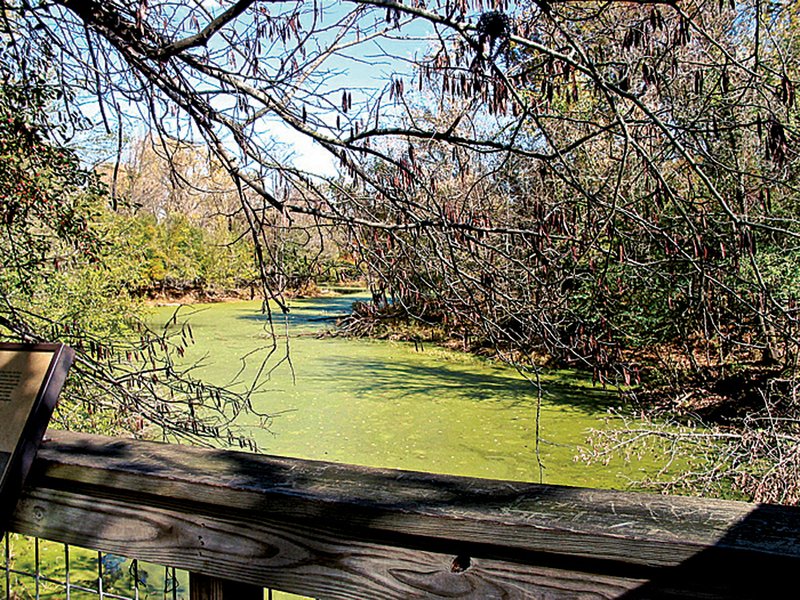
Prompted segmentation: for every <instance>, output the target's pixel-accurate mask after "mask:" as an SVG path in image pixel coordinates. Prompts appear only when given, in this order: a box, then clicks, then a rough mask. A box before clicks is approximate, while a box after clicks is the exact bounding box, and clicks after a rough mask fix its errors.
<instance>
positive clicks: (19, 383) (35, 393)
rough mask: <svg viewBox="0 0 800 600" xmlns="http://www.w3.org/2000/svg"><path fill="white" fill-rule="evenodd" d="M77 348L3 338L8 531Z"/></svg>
mask: <svg viewBox="0 0 800 600" xmlns="http://www.w3.org/2000/svg"><path fill="white" fill-rule="evenodd" d="M73 357H74V352H73V351H72V349H71V348H69V347H68V346H64V345H62V344H7V343H0V531H4V530H5V527H6V524H7V523H8V520H9V518H10V517H11V514H12V513H13V511H14V507H15V506H16V504H17V499H18V498H19V494H20V492H21V491H22V485H23V483H24V482H25V477H26V476H27V475H28V471H29V470H30V468H31V464H33V459H34V457H35V456H36V450H37V449H38V448H39V444H40V443H41V441H42V437H44V432H45V430H46V429H47V423H48V421H49V420H50V416H51V415H52V414H53V408H54V407H55V405H56V401H57V400H58V395H59V394H60V393H61V388H62V386H63V385H64V380H65V379H66V377H67V371H68V370H69V367H70V365H72V360H73Z"/></svg>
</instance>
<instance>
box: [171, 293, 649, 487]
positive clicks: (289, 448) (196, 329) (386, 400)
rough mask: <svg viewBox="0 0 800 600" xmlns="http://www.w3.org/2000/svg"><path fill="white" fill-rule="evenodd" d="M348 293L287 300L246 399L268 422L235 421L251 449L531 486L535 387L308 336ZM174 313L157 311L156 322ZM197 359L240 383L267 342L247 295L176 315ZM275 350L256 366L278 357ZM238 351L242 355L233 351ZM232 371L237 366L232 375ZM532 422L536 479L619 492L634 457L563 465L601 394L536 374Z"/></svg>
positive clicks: (638, 470) (500, 369)
mask: <svg viewBox="0 0 800 600" xmlns="http://www.w3.org/2000/svg"><path fill="white" fill-rule="evenodd" d="M360 298H363V297H362V296H358V295H351V296H341V297H336V298H319V299H313V300H296V301H294V302H293V303H292V305H291V312H290V313H289V315H288V317H287V319H286V322H284V321H283V319H282V317H278V318H276V319H275V323H276V329H277V330H278V332H279V333H280V332H288V334H289V338H288V348H289V357H290V358H291V366H290V364H289V362H288V361H284V362H282V363H281V364H279V365H278V366H277V367H276V368H275V369H274V370H273V371H272V372H271V373H270V374H269V375H268V376H262V381H261V382H260V384H259V389H258V392H257V393H256V394H255V395H254V406H255V407H256V409H257V410H258V411H263V412H265V413H269V414H270V415H273V418H272V419H271V420H270V421H269V422H265V421H264V420H263V419H261V418H259V417H258V416H256V415H252V414H250V415H243V416H241V417H240V418H239V419H238V421H237V423H238V426H239V427H241V429H242V432H243V433H246V434H249V435H250V436H252V437H253V438H254V439H255V440H256V442H257V443H258V445H259V447H260V449H261V451H262V452H266V453H269V454H278V455H285V456H294V457H298V458H307V459H320V460H331V461H336V462H344V463H353V464H361V465H369V466H378V467H390V468H398V469H411V470H420V471H431V472H439V473H449V474H455V475H469V476H477V477H488V478H496V479H516V480H526V481H538V480H539V477H540V469H539V462H538V461H537V458H536V451H535V446H536V445H535V440H536V411H537V393H536V388H535V387H534V386H532V385H531V383H530V382H528V381H526V380H525V379H524V378H523V377H522V376H521V375H520V374H519V373H517V372H516V370H514V369H513V368H511V367H508V366H506V365H502V364H498V363H495V362H493V361H489V360H486V359H482V358H478V357H475V356H471V355H468V354H464V353H459V352H454V351H450V350H447V349H443V348H440V347H436V346H433V345H425V346H424V347H420V346H417V347H415V345H414V344H410V343H401V342H391V341H383V340H354V339H346V338H330V337H327V338H318V337H317V334H318V333H320V332H321V331H323V330H324V329H326V328H329V327H332V325H331V321H326V320H324V318H325V317H331V316H334V315H338V314H343V313H345V312H347V310H348V309H349V307H350V304H351V303H352V302H353V301H354V300H355V299H360ZM174 310H175V309H174V307H162V308H159V309H158V310H157V313H156V318H157V319H160V320H161V322H164V321H166V320H167V319H168V318H169V317H170V316H171V315H172V313H173V312H174ZM184 319H186V320H188V321H189V322H190V323H191V325H192V328H193V333H194V338H195V340H196V344H195V345H194V346H193V347H191V349H190V351H189V353H188V354H187V359H189V360H201V361H202V362H201V365H202V366H201V368H199V369H198V371H197V374H199V375H202V376H203V377H205V378H207V379H208V380H209V381H212V382H214V383H216V384H220V385H233V386H239V387H240V388H242V389H243V388H244V387H245V386H246V385H247V384H248V383H252V381H253V380H254V379H255V377H256V373H257V372H258V368H259V365H260V364H261V362H262V360H264V358H265V357H266V356H267V355H268V353H269V351H270V346H271V336H270V334H269V332H268V322H267V318H266V316H265V315H263V314H261V305H260V303H259V302H231V303H224V304H211V305H196V306H193V307H184V308H182V309H181V310H180V311H179V319H178V321H179V322H180V321H182V320H184ZM285 343H286V342H285V341H281V346H280V347H279V348H278V349H277V350H276V351H275V352H274V353H273V354H272V356H271V358H270V360H269V361H268V363H267V364H268V365H269V366H274V365H275V364H276V362H277V361H278V360H279V359H280V358H282V357H284V356H285V348H284V347H283V346H282V345H283V344H285ZM245 355H247V358H246V360H245V361H244V362H243V360H242V357H244V356H245ZM242 365H245V368H244V371H241V372H240V370H241V367H242ZM543 383H544V396H543V402H542V406H541V416H540V419H539V430H540V431H539V440H540V444H539V447H540V458H541V462H542V464H543V466H544V469H543V471H542V476H543V481H544V482H545V483H554V484H566V485H580V486H593V487H624V486H626V485H627V483H628V482H629V481H630V479H631V478H636V477H640V476H641V474H642V469H643V465H641V464H638V463H637V464H633V465H624V464H620V463H616V464H611V465H608V466H603V465H592V466H587V465H585V464H583V463H580V462H576V461H575V460H574V457H575V455H576V452H577V447H578V445H580V444H582V443H584V441H585V439H586V436H587V433H588V430H589V429H590V428H593V427H604V426H606V425H605V422H604V421H605V418H606V416H607V409H608V407H609V406H612V405H614V403H615V402H616V401H617V399H618V396H617V394H616V393H615V392H613V391H609V390H603V389H602V388H601V387H599V386H593V385H592V383H591V381H587V380H586V379H585V377H584V376H583V375H580V374H577V373H573V372H569V371H553V372H549V373H547V374H546V375H545V376H544V377H543Z"/></svg>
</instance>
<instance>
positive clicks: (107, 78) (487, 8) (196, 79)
mask: <svg viewBox="0 0 800 600" xmlns="http://www.w3.org/2000/svg"><path fill="white" fill-rule="evenodd" d="M2 17H3V21H2V28H3V32H2V36H3V41H4V46H3V49H2V68H3V70H4V77H5V80H6V81H9V80H10V79H9V78H11V79H14V80H20V81H25V80H29V79H31V78H32V77H36V76H38V74H40V73H42V72H47V73H48V76H47V77H48V80H49V81H53V82H55V84H54V86H55V88H56V89H57V90H58V92H59V93H58V99H57V100H56V99H54V100H53V102H56V103H57V105H58V106H59V107H60V111H61V113H60V114H61V115H62V116H61V119H60V120H61V122H60V123H59V124H58V126H57V127H55V128H53V129H51V132H52V134H53V135H54V136H56V137H60V138H61V139H62V140H64V141H66V140H67V139H69V138H71V137H72V136H73V135H76V133H75V132H76V131H77V130H79V129H80V127H82V126H84V125H85V120H86V119H89V120H90V121H92V120H93V121H95V122H96V124H99V125H101V126H103V127H105V128H106V130H107V131H108V133H109V135H110V136H112V138H113V137H115V136H116V137H117V138H118V139H121V135H122V134H121V132H122V131H123V130H124V129H125V128H126V127H129V126H130V125H131V123H132V122H134V121H137V120H142V121H144V122H146V123H147V126H148V127H149V128H150V129H151V130H152V132H153V135H154V136H156V139H158V140H160V143H161V144H162V146H163V148H165V149H167V153H168V154H172V156H173V157H174V158H175V161H176V162H179V161H178V156H177V154H175V153H174V152H172V151H170V150H169V149H170V148H177V147H180V145H181V144H190V145H196V144H203V145H204V146H205V147H207V148H208V149H210V151H211V152H212V153H213V154H214V155H215V159H214V160H215V161H216V164H218V165H219V166H220V169H222V170H224V171H225V173H226V174H227V176H228V177H229V181H230V189H229V191H230V193H231V194H232V197H233V198H234V200H235V209H233V212H235V214H236V216H237V218H238V219H240V220H241V221H242V222H243V223H244V224H246V227H247V230H248V232H249V234H248V235H249V236H250V238H251V241H252V243H253V247H254V249H255V255H256V259H257V263H258V268H259V273H260V275H261V280H262V281H263V282H264V290H265V293H266V294H267V295H272V296H273V297H274V298H276V300H278V301H279V303H280V301H281V299H280V292H281V291H282V290H281V289H280V286H275V285H274V281H275V279H274V278H272V279H270V277H269V273H270V262H271V259H272V257H273V254H271V252H270V248H271V237H270V236H271V235H272V234H271V232H272V231H274V225H275V218H274V215H276V214H280V215H281V218H282V219H285V220H286V222H287V223H292V222H293V221H294V220H300V221H302V223H303V226H304V227H309V226H316V227H319V228H326V227H336V228H338V231H340V232H342V233H341V235H342V236H343V240H344V241H343V244H346V245H348V247H349V250H350V251H351V252H352V254H353V255H354V256H357V257H359V259H360V260H361V261H362V264H363V266H364V270H365V271H366V272H367V273H368V277H369V280H370V284H371V287H372V288H373V292H374V295H375V298H376V299H377V300H379V301H383V302H384V303H385V304H387V305H389V304H390V305H392V306H393V307H402V309H403V310H404V311H405V313H406V314H407V315H409V316H410V317H412V318H417V319H420V320H423V321H428V322H446V323H447V326H448V328H450V329H451V330H452V331H455V332H458V334H459V335H461V336H462V337H463V338H464V339H465V340H468V339H480V340H481V343H486V344H489V345H492V346H494V347H495V348H497V349H498V350H499V351H500V352H502V353H504V354H506V355H507V356H510V357H513V358H514V360H516V361H517V362H518V363H520V364H525V365H528V366H529V367H531V368H534V369H535V368H536V367H537V366H538V363H537V357H540V356H543V355H544V356H547V357H549V358H550V359H551V360H556V361H559V362H562V363H569V364H577V365H582V366H585V367H589V368H591V369H593V370H594V373H595V376H596V378H597V379H598V380H599V381H608V380H616V381H617V382H619V383H623V384H626V385H631V384H634V383H636V382H637V381H638V379H639V377H640V366H641V364H640V363H641V361H642V350H643V349H647V351H648V352H651V351H653V350H655V351H656V355H657V356H658V358H659V359H660V360H661V364H662V367H663V371H664V373H666V375H667V376H669V374H670V373H671V372H672V370H674V369H676V368H678V367H681V368H683V367H685V368H688V369H692V370H694V371H695V372H696V373H703V372H707V371H708V370H709V369H711V370H714V371H715V373H716V374H717V375H719V374H720V373H724V372H725V371H726V369H731V368H733V366H734V365H736V364H740V363H742V362H743V361H751V362H752V361H760V362H761V363H762V364H763V365H765V366H770V367H775V368H777V369H778V371H777V373H778V378H779V379H781V380H782V381H784V384H783V387H782V389H783V390H784V391H788V392H791V393H792V394H793V392H794V383H793V382H794V369H795V367H796V362H797V358H798V356H800V353H798V337H797V299H798V287H797V286H798V283H797V282H798V277H797V276H796V275H797V272H798V262H797V252H798V247H800V246H798V238H800V227H799V225H800V223H798V220H797V214H798V210H797V206H796V204H797V201H798V197H799V196H798V193H797V151H796V139H797V119H798V110H797V104H796V98H795V96H796V92H795V88H796V82H797V80H798V71H797V69H798V67H797V65H798V64H800V63H798V60H797V58H798V56H797V55H798V52H800V43H798V42H799V41H800V40H798V28H797V20H798V8H797V5H796V4H795V3H790V2H789V3H778V2H764V1H763V0H745V1H743V2H735V1H734V2H720V1H719V0H686V1H681V0H676V1H672V0H655V1H645V0H637V1H633V2H620V1H615V0H610V1H606V2H597V1H579V0H575V1H566V0H554V1H547V0H533V1H529V2H515V3H511V2H505V1H503V0H497V1H492V2H487V1H483V0H472V1H468V0H446V1H428V2H422V1H408V2H395V1H369V0H355V1H350V2H337V3H326V2H268V1H263V0H239V1H236V2H208V1H201V0H187V1H185V2H176V1H173V0H130V1H125V0H116V1H111V2H99V1H91V0H90V1H85V0H80V1H79V0H52V1H41V2H38V1H31V0H12V1H11V2H7V3H5V8H4V10H3V13H2ZM364 73H368V74H364ZM285 132H290V135H291V136H292V137H293V138H294V139H300V138H302V139H310V140H312V141H313V143H314V147H315V148H318V149H319V150H320V151H324V152H327V153H328V154H329V155H330V156H331V157H332V158H333V159H334V160H335V161H336V164H337V165H338V169H339V172H338V173H336V174H333V175H331V174H330V173H328V174H326V173H325V172H322V171H314V170H308V169H303V168H301V167H299V166H298V163H297V161H295V160H293V158H292V157H291V156H288V155H287V153H286V152H285V150H284V149H282V148H281V146H280V144H279V143H278V138H279V137H280V135H282V134H284V133H285ZM176 142H180V144H177V145H176ZM114 173H115V175H114V180H113V185H112V189H113V190H114V193H117V190H118V181H117V177H118V174H119V168H115V169H114ZM270 281H272V282H273V284H270ZM281 306H283V305H282V304H281ZM667 378H669V377H667ZM785 382H789V383H785ZM792 397H793V396H792Z"/></svg>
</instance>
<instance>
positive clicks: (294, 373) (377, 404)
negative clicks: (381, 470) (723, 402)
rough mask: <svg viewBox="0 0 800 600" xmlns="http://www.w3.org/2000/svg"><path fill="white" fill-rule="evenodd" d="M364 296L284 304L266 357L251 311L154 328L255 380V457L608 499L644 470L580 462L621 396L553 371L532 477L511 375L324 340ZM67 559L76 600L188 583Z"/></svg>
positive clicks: (234, 380)
mask: <svg viewBox="0 0 800 600" xmlns="http://www.w3.org/2000/svg"><path fill="white" fill-rule="evenodd" d="M362 298H363V297H362V296H358V295H350V296H340V297H335V298H320V299H313V300H296V301H294V302H292V304H291V312H290V313H289V315H288V317H287V318H286V319H285V320H284V319H283V317H276V318H275V319H274V323H275V326H276V329H277V333H279V334H283V335H284V336H285V337H284V338H282V339H279V346H278V347H277V348H276V349H274V351H272V350H273V344H272V336H271V334H270V332H269V328H268V320H267V317H266V316H265V315H263V314H262V313H261V304H260V303H259V302H230V303H223V304H209V305H196V306H190V307H188V306H187V307H180V308H176V307H161V308H158V309H155V310H154V311H153V315H152V323H151V324H152V326H154V327H164V326H165V324H166V323H167V322H168V321H170V320H171V319H172V317H173V316H174V315H175V312H176V310H177V323H178V325H171V327H173V328H176V327H179V326H180V324H181V323H183V322H185V321H188V322H189V323H190V325H191V327H192V333H193V337H194V339H195V343H194V344H193V345H192V346H190V347H189V350H188V352H187V354H186V356H185V359H184V361H183V362H184V363H185V365H190V364H192V363H194V362H197V363H198V368H197V369H196V370H195V371H194V374H195V375H197V376H201V377H203V378H205V379H207V380H208V381H210V382H213V383H216V384H219V385H229V386H233V387H235V388H238V389H240V390H244V389H246V388H247V387H248V386H252V384H253V382H254V381H255V382H257V386H256V391H255V392H254V394H253V396H252V401H253V407H254V408H255V410H256V412H263V413H265V414H269V415H270V416H271V417H270V418H269V419H263V418H261V417H259V416H258V415H255V414H252V413H250V414H242V415H241V416H240V417H239V418H238V419H237V421H236V426H237V427H238V428H239V429H240V432H241V433H243V434H246V435H249V436H251V437H252V438H253V439H255V441H256V442H257V444H258V446H259V449H260V451H262V452H266V453H270V454H278V455H285V456H294V457H299V458H308V459H321V460H330V461H336V462H343V463H354V464H361V465H369V466H376V467H392V468H398V469H411V470H421V471H432V472H439V473H449V474H455V475H468V476H477V477H487V478H495V479H515V480H526V481H539V480H540V473H541V478H542V481H544V482H545V483H553V484H564V485H577V486H587V487H606V488H609V487H625V486H626V485H627V484H628V483H629V482H630V480H631V479H634V480H635V479H638V478H641V476H642V475H643V474H644V473H645V471H646V470H647V467H648V466H650V467H652V465H648V464H646V463H631V464H627V463H623V462H621V461H618V462H612V463H610V464H609V465H605V466H604V465H600V464H593V465H586V464H584V463H582V462H579V461H575V460H574V458H575V455H576V454H577V451H578V447H579V445H580V444H582V443H583V442H584V441H585V439H586V436H587V433H588V431H589V429H590V428H599V427H607V426H612V427H613V426H615V422H614V421H613V420H612V421H609V422H608V423H606V417H607V409H608V408H609V407H610V406H613V405H614V404H615V402H616V400H617V394H616V393H615V392H614V391H611V390H604V389H602V388H601V387H599V386H594V385H592V383H591V381H589V380H587V379H586V377H585V376H583V375H581V374H578V373H574V372H569V371H551V372H548V373H545V374H543V376H542V385H543V395H542V400H541V406H540V411H539V412H540V417H539V448H540V459H541V464H542V466H543V468H542V470H541V471H540V467H539V461H537V457H536V439H537V427H536V424H537V420H536V415H537V404H538V395H537V390H536V387H535V386H534V385H532V384H531V383H530V382H529V381H527V380H525V379H524V378H523V377H522V376H521V375H520V374H519V373H517V371H515V370H514V369H513V368H511V367H508V366H506V365H503V364H499V363H496V362H493V361H489V360H485V359H481V358H478V357H475V356H472V355H469V354H464V353H459V352H454V351H450V350H446V349H443V348H440V347H437V346H433V345H425V346H424V347H423V346H419V345H417V346H415V345H414V344H409V343H399V342H391V341H380V340H357V339H347V338H341V337H319V334H320V333H322V332H324V331H325V330H326V329H328V328H330V327H332V321H331V320H330V319H329V317H332V316H335V315H341V314H344V313H346V312H347V311H348V310H349V308H350V306H351V304H352V302H353V301H354V300H358V299H362ZM286 344H288V355H287V352H286V350H287V347H286ZM270 353H271V354H270ZM287 356H288V357H289V358H290V359H291V364H290V362H289V361H288V360H286V357H287ZM267 357H269V359H268V360H266V362H264V361H265V359H267ZM262 365H263V366H266V370H262V369H261V367H262ZM259 373H260V376H259ZM651 470H652V468H651ZM33 543H34V542H33V540H31V539H26V538H21V537H19V536H11V544H10V548H9V549H10V554H9V557H8V561H9V564H10V565H11V566H12V567H14V568H16V569H19V570H21V571H24V572H28V573H33V572H34V571H35V566H34V561H33V559H34V556H35V549H34V547H33ZM40 555H41V566H42V576H43V577H48V578H51V579H53V580H55V581H64V580H65V576H66V568H65V565H66V557H65V554H64V549H63V546H61V545H58V544H52V543H49V542H42V548H41V549H40ZM69 561H70V565H71V569H70V571H71V576H70V577H71V581H72V583H73V585H77V586H78V588H77V589H76V588H73V590H72V592H71V597H72V598H73V599H87V600H88V599H89V598H95V597H96V595H95V594H91V593H87V592H83V591H81V590H80V588H81V587H83V588H85V589H95V590H96V589H98V575H99V573H100V572H101V571H102V573H103V577H102V579H103V588H104V589H105V591H106V592H117V593H121V594H125V595H129V596H131V597H132V596H133V595H134V591H133V590H134V586H135V584H134V581H135V580H138V581H139V588H138V594H139V597H140V598H150V599H156V598H158V599H162V598H176V599H185V598H186V597H187V596H188V594H187V590H188V576H187V574H186V573H178V579H177V583H176V585H175V586H173V585H172V584H171V582H172V579H171V578H167V577H165V570H164V568H163V567H157V566H154V565H145V564H143V563H142V564H140V565H139V569H138V570H137V571H136V572H134V570H133V569H134V565H133V563H131V561H126V560H124V559H122V558H121V557H117V556H114V555H102V556H98V554H97V553H96V552H92V551H88V550H82V549H79V548H72V549H71V554H70V557H69ZM101 566H102V569H101ZM9 581H10V588H11V593H12V596H13V595H14V594H17V595H18V596H19V597H21V598H27V597H31V598H33V597H35V596H36V597H39V598H49V599H56V598H63V597H64V587H63V586H61V585H58V584H54V583H48V582H46V581H41V582H40V584H39V588H38V589H37V586H36V584H35V578H34V577H29V576H24V575H17V574H14V575H13V576H12V577H11V578H10V580H9ZM273 596H274V597H275V598H276V599H277V598H280V599H282V600H290V599H296V598H298V597H297V596H293V595H291V594H282V593H276V594H274V595H273Z"/></svg>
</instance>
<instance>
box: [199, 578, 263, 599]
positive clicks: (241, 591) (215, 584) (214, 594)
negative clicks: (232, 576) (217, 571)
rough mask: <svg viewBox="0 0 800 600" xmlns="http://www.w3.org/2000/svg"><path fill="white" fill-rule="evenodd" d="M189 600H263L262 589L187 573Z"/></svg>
mask: <svg viewBox="0 0 800 600" xmlns="http://www.w3.org/2000/svg"><path fill="white" fill-rule="evenodd" d="M189 599H190V600H263V599H264V588H260V587H257V586H255V585H249V584H247V583H240V582H238V581H229V580H227V579H220V578H219V577H209V576H207V575H200V574H199V573H189Z"/></svg>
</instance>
